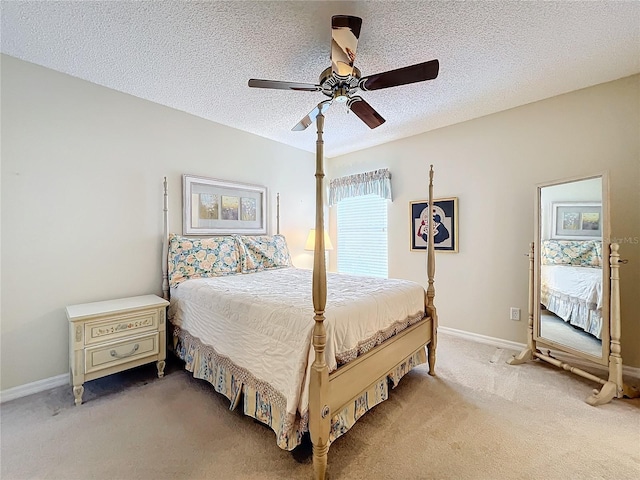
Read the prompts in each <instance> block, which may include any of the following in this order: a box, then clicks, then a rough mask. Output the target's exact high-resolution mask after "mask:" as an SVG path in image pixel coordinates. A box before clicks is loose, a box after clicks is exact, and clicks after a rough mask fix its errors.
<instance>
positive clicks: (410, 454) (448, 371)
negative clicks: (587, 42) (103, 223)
mask: <svg viewBox="0 0 640 480" xmlns="http://www.w3.org/2000/svg"><path fill="white" fill-rule="evenodd" d="M512 353H515V352H510V351H507V350H500V349H496V348H495V347H491V346H487V345H482V344H476V343H473V342H469V341H467V340H462V339H459V338H455V337H452V336H449V335H445V334H441V335H440V344H439V348H438V365H437V372H438V377H436V378H432V377H429V376H428V375H427V369H426V367H425V366H422V367H419V368H418V369H416V370H414V371H413V372H411V373H410V374H409V375H407V376H406V377H405V378H404V379H403V380H402V381H401V383H400V385H399V386H398V387H397V388H396V389H395V390H393V391H392V392H391V397H390V399H389V400H388V401H387V402H384V403H383V404H381V405H379V406H377V407H375V408H374V409H373V410H372V411H371V412H369V413H367V414H366V415H365V416H364V417H363V418H362V419H361V420H360V421H359V422H358V423H357V424H356V426H355V427H354V428H353V429H352V430H350V431H349V432H347V434H346V435H344V436H343V437H341V438H340V439H339V440H338V441H336V442H335V443H334V444H333V446H332V447H331V449H330V450H329V472H330V475H331V479H332V480H337V479H364V478H366V479H487V480H488V479H491V480H493V479H549V480H554V479H558V480H572V479H637V478H639V477H640V399H634V400H628V399H624V400H614V401H613V402H612V403H610V404H608V405H604V406H601V407H590V406H589V405H587V404H586V403H584V401H583V400H584V398H586V397H587V396H588V395H589V394H590V392H591V390H592V389H593V388H594V387H595V384H593V383H591V382H589V381H587V380H584V379H582V378H580V377H577V376H575V375H572V374H570V373H568V372H564V371H562V370H559V369H557V368H555V367H552V366H550V365H546V364H541V363H538V362H535V363H531V364H527V365H521V366H510V365H507V364H506V363H505V361H506V360H507V359H508V358H509V357H510V355H511V354H512ZM154 371H155V367H154V366H149V367H141V368H139V369H136V370H135V371H131V372H127V373H123V374H118V375H115V376H112V377H110V378H107V379H101V380H96V381H93V382H89V383H87V384H86V391H85V400H86V403H85V404H83V405H82V406H81V407H74V406H73V395H72V393H71V389H70V388H67V387H61V388H56V389H53V390H50V391H48V392H44V393H41V394H37V395H33V396H31V397H27V398H23V399H18V400H14V401H12V402H8V403H5V404H3V405H2V406H1V407H0V408H1V410H0V415H1V428H2V430H1V440H2V444H1V457H0V462H1V470H0V477H1V478H2V480H14V479H56V480H57V479H60V480H62V479H64V480H67V479H109V480H116V479H123V480H124V479H127V480H129V479H225V480H227V479H282V478H311V471H312V466H311V461H310V457H309V449H308V448H300V449H299V451H296V452H295V453H293V454H292V453H290V452H286V451H283V450H280V449H279V448H278V447H277V446H276V443H275V437H274V434H273V433H272V432H271V430H270V429H268V428H266V427H264V426H262V425H260V424H258V423H256V422H255V421H253V420H252V419H250V418H248V417H243V416H242V415H240V414H238V413H237V412H230V411H229V410H228V409H227V406H228V402H227V400H226V399H224V398H223V397H222V396H221V395H218V394H216V393H215V392H214V391H213V389H212V388H211V387H210V386H209V385H208V384H206V383H204V382H201V381H199V380H194V379H193V378H191V377H190V376H189V375H188V374H187V373H186V372H184V371H182V370H179V369H178V366H177V365H174V366H173V367H172V368H170V369H169V371H168V374H167V376H166V377H165V378H164V379H162V380H159V379H157V378H154Z"/></svg>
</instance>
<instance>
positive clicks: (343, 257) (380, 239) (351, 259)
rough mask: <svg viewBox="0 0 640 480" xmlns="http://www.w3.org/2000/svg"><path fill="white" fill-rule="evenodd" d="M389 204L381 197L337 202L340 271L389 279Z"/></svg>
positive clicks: (345, 199) (366, 196) (348, 199)
mask: <svg viewBox="0 0 640 480" xmlns="http://www.w3.org/2000/svg"><path fill="white" fill-rule="evenodd" d="M387 203H388V200H386V199H384V198H381V197H380V196H378V195H365V196H359V197H350V198H344V199H342V200H340V201H339V202H338V205H337V206H338V215H337V217H338V249H337V250H338V271H339V272H342V273H351V274H356V275H372V276H375V277H383V278H387V277H388V275H389V269H388V261H387Z"/></svg>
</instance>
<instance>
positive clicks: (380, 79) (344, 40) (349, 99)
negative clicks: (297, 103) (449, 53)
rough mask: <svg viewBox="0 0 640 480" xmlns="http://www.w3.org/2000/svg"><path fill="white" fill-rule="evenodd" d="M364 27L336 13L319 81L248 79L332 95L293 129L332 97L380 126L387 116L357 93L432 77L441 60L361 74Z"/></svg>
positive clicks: (313, 117)
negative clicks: (328, 53) (359, 52)
mask: <svg viewBox="0 0 640 480" xmlns="http://www.w3.org/2000/svg"><path fill="white" fill-rule="evenodd" d="M361 27H362V19H361V18H359V17H352V16H349V15H334V16H333V17H331V66H330V67H329V68H327V69H325V70H324V71H323V72H322V73H321V74H320V78H319V80H318V84H316V85H314V84H311V83H299V82H283V81H279V80H259V79H254V78H252V79H251V80H249V86H250V87H254V88H271V89H277V90H296V91H304V92H321V93H322V94H323V95H326V96H327V97H329V99H328V100H324V101H322V102H320V103H319V104H318V105H317V106H316V107H315V108H314V109H313V110H312V111H311V112H309V113H308V114H307V115H306V116H305V117H304V118H303V119H302V120H301V121H300V122H299V123H297V124H296V125H295V126H294V127H293V128H292V130H293V131H301V130H305V129H306V128H307V127H308V126H309V125H311V124H312V123H313V122H314V121H315V120H316V118H317V117H318V115H320V114H324V112H326V111H327V109H328V108H329V107H330V106H331V103H332V102H333V101H335V102H336V103H344V104H346V105H347V108H348V109H349V110H351V111H352V112H353V113H355V115H356V116H357V117H358V118H360V120H362V121H363V122H364V123H365V124H366V125H367V126H368V127H369V128H372V129H373V128H376V127H379V126H380V125H382V124H383V123H384V122H385V119H384V118H383V117H382V115H380V114H379V113H378V112H377V111H376V110H375V109H374V108H373V107H372V106H371V105H369V104H368V103H367V102H366V101H365V100H364V99H363V98H362V97H360V96H358V95H356V93H357V92H358V91H359V90H362V91H365V92H366V91H370V90H381V89H383V88H389V87H397V86H399V85H408V84H410V83H416V82H424V81H426V80H433V79H434V78H436V77H437V76H438V71H439V68H440V64H439V62H438V60H430V61H428V62H423V63H418V64H416V65H410V66H408V67H403V68H398V69H395V70H389V71H387V72H382V73H377V74H375V75H369V76H366V77H362V75H361V73H360V70H359V69H358V68H356V67H354V65H353V64H354V61H355V59H356V50H357V47H358V38H359V37H360V29H361Z"/></svg>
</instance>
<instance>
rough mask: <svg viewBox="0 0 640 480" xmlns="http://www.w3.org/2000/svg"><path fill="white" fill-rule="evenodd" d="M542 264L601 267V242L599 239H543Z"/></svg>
mask: <svg viewBox="0 0 640 480" xmlns="http://www.w3.org/2000/svg"><path fill="white" fill-rule="evenodd" d="M541 260H542V264H543V265H572V266H575V267H593V268H598V267H602V242H600V241H599V240H544V241H543V242H542V251H541Z"/></svg>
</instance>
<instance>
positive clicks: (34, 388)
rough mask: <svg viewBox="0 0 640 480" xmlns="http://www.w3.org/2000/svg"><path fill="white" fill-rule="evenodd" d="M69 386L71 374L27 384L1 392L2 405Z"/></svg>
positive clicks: (0, 401)
mask: <svg viewBox="0 0 640 480" xmlns="http://www.w3.org/2000/svg"><path fill="white" fill-rule="evenodd" d="M68 384H69V374H68V373H63V374H61V375H56V376H55V377H50V378H45V379H44V380H38V381H37V382H31V383H27V384H25V385H20V386H18V387H13V388H8V389H6V390H2V391H1V392H0V403H4V402H8V401H10V400H15V399H16V398H21V397H26V396H27V395H32V394H34V393H40V392H44V391H45V390H49V389H51V388H56V387H61V386H62V385H68Z"/></svg>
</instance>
